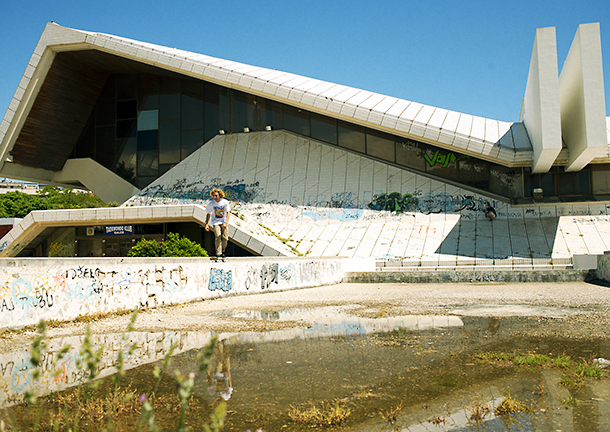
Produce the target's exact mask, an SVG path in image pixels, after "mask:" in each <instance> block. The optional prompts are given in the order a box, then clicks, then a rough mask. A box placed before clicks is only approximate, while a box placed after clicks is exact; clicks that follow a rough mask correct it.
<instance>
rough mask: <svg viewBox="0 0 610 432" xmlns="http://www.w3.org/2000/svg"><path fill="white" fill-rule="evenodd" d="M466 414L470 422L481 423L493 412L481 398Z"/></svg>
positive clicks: (468, 407)
mask: <svg viewBox="0 0 610 432" xmlns="http://www.w3.org/2000/svg"><path fill="white" fill-rule="evenodd" d="M466 412H468V418H469V419H470V420H472V421H475V422H480V421H482V420H483V419H484V418H485V416H486V415H487V414H489V413H490V412H491V406H490V405H489V404H487V403H485V398H484V397H483V396H481V398H479V399H476V400H475V401H474V402H472V403H471V404H470V405H468V406H467V407H466Z"/></svg>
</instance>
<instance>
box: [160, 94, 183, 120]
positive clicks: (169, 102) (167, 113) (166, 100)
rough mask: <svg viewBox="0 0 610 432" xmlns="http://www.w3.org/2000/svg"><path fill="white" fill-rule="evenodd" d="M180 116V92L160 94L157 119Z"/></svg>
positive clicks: (172, 118)
mask: <svg viewBox="0 0 610 432" xmlns="http://www.w3.org/2000/svg"><path fill="white" fill-rule="evenodd" d="M179 118H180V94H179V93H172V94H162V95H161V96H159V120H160V121H165V120H177V119H179Z"/></svg>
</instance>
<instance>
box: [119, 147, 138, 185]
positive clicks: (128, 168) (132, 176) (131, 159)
mask: <svg viewBox="0 0 610 432" xmlns="http://www.w3.org/2000/svg"><path fill="white" fill-rule="evenodd" d="M137 142H138V140H137V139H136V138H126V139H118V140H117V141H116V149H117V151H116V154H117V163H116V164H115V167H114V169H113V171H114V172H115V173H117V174H118V175H119V176H121V177H122V178H124V179H125V180H127V181H128V182H130V183H131V184H133V185H135V183H136V165H137V164H136V150H137Z"/></svg>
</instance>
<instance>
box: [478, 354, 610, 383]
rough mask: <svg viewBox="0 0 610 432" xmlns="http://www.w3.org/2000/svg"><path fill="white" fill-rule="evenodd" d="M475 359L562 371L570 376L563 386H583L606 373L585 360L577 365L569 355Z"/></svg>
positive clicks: (491, 355)
mask: <svg viewBox="0 0 610 432" xmlns="http://www.w3.org/2000/svg"><path fill="white" fill-rule="evenodd" d="M474 357H475V358H476V359H478V360H480V361H483V362H487V363H492V364H499V365H507V366H508V365H511V364H512V365H514V366H521V367H543V368H555V369H560V370H563V371H564V372H566V373H567V374H568V376H567V377H564V378H563V379H562V380H561V381H560V384H561V385H563V386H574V385H583V384H584V383H585V382H586V380H587V379H595V378H601V377H603V376H604V371H603V370H602V369H601V368H600V367H599V365H596V364H594V363H593V362H592V361H587V360H584V359H583V360H581V361H580V362H578V363H577V362H575V361H574V360H573V359H572V358H571V357H570V356H568V355H560V356H558V357H555V358H551V357H548V356H545V355H541V354H523V353H521V352H519V353H512V354H510V353H503V352H493V351H491V352H480V353H477V354H475V355H474Z"/></svg>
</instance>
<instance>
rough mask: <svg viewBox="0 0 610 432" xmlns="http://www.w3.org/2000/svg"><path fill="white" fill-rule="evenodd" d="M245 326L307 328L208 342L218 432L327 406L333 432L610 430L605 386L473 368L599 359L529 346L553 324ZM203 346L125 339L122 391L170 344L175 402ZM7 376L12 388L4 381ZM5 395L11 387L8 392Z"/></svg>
mask: <svg viewBox="0 0 610 432" xmlns="http://www.w3.org/2000/svg"><path fill="white" fill-rule="evenodd" d="M235 315H236V314H235V313H232V312H226V313H225V316H235ZM248 317H249V318H250V319H273V320H290V321H295V320H304V322H306V323H308V324H309V325H308V326H307V327H305V328H292V329H287V330H278V331H273V332H261V333H255V332H247V333H226V334H221V335H219V338H220V341H221V342H220V343H219V346H218V350H217V352H216V354H215V357H214V359H213V362H212V368H211V370H210V371H209V374H208V375H207V376H205V375H204V378H203V379H202V380H200V381H199V382H198V383H197V384H196V386H195V388H194V394H195V398H196V405H197V407H198V409H199V410H200V411H201V413H202V414H201V415H202V416H205V415H208V414H209V412H210V411H211V410H212V409H213V408H214V406H215V405H216V404H217V403H218V402H219V401H222V400H226V401H228V410H229V414H228V417H227V426H226V427H225V430H236V431H245V430H246V429H250V430H256V429H259V428H261V429H264V430H266V431H268V432H270V431H276V430H288V431H289V430H309V428H305V427H300V426H296V425H294V424H292V423H291V422H290V420H289V419H288V416H287V412H288V410H289V409H290V407H291V406H292V407H295V406H307V405H308V404H311V403H321V402H327V403H328V402H332V401H339V402H340V403H341V404H345V405H346V406H348V407H349V408H350V409H351V411H352V415H351V416H350V417H349V419H348V422H347V424H346V425H345V426H344V427H343V428H342V430H349V431H390V430H404V431H433V430H439V431H442V430H446V431H449V430H451V431H470V430H485V431H501V430H518V431H528V430H531V431H543V432H544V431H556V430H562V431H568V430H569V431H576V432H585V431H586V432H595V431H607V430H610V385H609V384H608V380H607V379H601V380H591V381H590V382H589V383H588V384H587V385H585V386H573V387H566V386H564V385H562V380H563V379H564V372H562V371H561V370H559V369H554V368H544V369H542V368H532V367H508V366H502V365H500V364H491V363H481V362H479V361H477V360H475V359H474V357H473V354H475V353H478V352H481V351H488V352H492V351H493V352H518V351H523V352H535V353H539V354H545V355H549V356H552V357H557V356H560V355H569V356H571V357H572V358H574V359H580V358H585V359H591V358H593V357H604V358H610V345H609V343H608V341H607V340H573V339H566V338H559V337H540V336H539V335H540V334H541V332H540V331H541V329H543V327H545V326H552V325H555V326H556V327H553V328H555V329H560V322H558V323H554V322H553V321H552V320H549V321H542V322H540V321H538V320H536V319H529V318H524V317H511V318H481V317H462V318H460V317H451V316H442V317H435V316H403V317H394V318H380V319H364V318H356V317H353V316H349V315H347V314H343V313H342V312H341V311H340V310H337V309H335V310H329V309H325V310H323V312H322V313H320V310H300V311H286V312H277V313H274V314H272V315H263V314H261V315H257V313H255V312H252V313H250V315H248ZM553 328H551V327H549V329H551V330H553ZM554 333H555V334H557V332H554V331H548V332H547V333H546V334H554ZM211 336H212V335H211V333H209V332H180V333H174V332H167V333H157V334H147V333H135V334H130V335H129V338H130V341H129V342H128V343H126V344H129V343H132V342H137V343H138V347H139V348H138V352H137V353H136V354H135V355H134V356H131V357H130V358H129V365H130V367H132V369H131V370H130V371H129V372H128V374H127V377H126V378H125V380H126V381H129V380H131V381H132V382H133V385H134V386H135V388H136V389H137V390H138V391H142V392H144V391H147V389H148V387H147V385H149V383H150V371H151V365H150V364H147V363H151V362H157V361H159V360H161V359H162V358H163V356H164V355H165V352H166V351H167V350H168V349H169V346H171V343H172V342H176V343H177V344H178V346H179V349H178V351H179V353H178V354H177V355H176V356H175V357H174V359H173V364H172V367H171V368H170V369H171V370H168V371H167V375H166V376H165V380H164V385H163V386H162V387H161V388H162V391H167V392H168V393H169V392H172V391H175V387H173V386H172V382H173V381H172V375H173V372H172V371H173V369H174V368H176V369H178V370H180V371H181V372H182V373H188V372H190V370H191V368H193V367H195V366H194V365H195V364H196V360H195V359H196V356H197V351H198V349H199V348H201V347H202V346H204V345H205V343H207V342H208V341H209V339H210V337H211ZM51 342H52V343H50V345H51V346H52V347H54V348H53V349H55V350H56V349H58V347H59V346H61V341H51ZM103 342H104V343H105V344H106V346H110V347H113V349H119V347H121V346H122V342H121V341H120V335H116V337H113V336H109V335H105V336H104V337H103ZM78 344H79V343H78V341H77V340H74V341H72V345H73V346H78ZM109 351H110V350H109ZM13 354H14V355H15V356H17V354H19V355H21V356H22V361H21V364H20V366H18V367H17V366H12V367H11V366H9V365H8V363H7V361H13V360H14V358H16V357H12V358H11V359H12V360H11V359H8V358H6V357H5V358H0V362H2V369H1V372H2V376H1V379H2V380H3V381H1V382H0V383H1V384H2V385H3V386H4V387H3V388H10V389H11V391H12V393H11V394H13V395H15V394H17V390H16V389H19V391H23V389H24V388H26V386H24V384H25V383H26V382H27V377H28V372H27V368H28V366H27V364H26V362H24V361H23V359H24V358H26V357H25V356H26V354H25V353H13ZM75 356H76V354H75ZM107 357H108V358H107V359H106V360H105V361H104V365H105V366H104V368H105V369H104V371H105V374H106V375H108V374H109V373H111V372H112V368H111V367H110V365H111V364H112V359H113V358H115V357H116V353H114V352H109V353H108V354H107ZM73 361H75V358H73V360H72V361H71V362H73ZM71 362H69V363H71ZM49 364H50V363H49ZM24 365H25V366H24ZM68 366H69V365H66V369H65V371H66V373H65V374H64V375H63V377H62V378H61V379H60V380H59V382H58V383H55V384H53V383H52V379H48V380H43V382H44V383H45V385H46V386H47V387H45V388H44V389H42V390H40V391H41V392H47V391H54V390H56V389H61V388H65V387H66V386H68V385H72V383H74V382H75V381H76V379H77V377H76V376H73V374H74V372H73V370H74V369H70V367H68ZM15 371H17V372H18V373H17V376H19V379H15V380H13V378H12V377H13V372H15ZM48 376H49V377H50V376H51V375H48ZM13 384H15V385H16V386H15V387H14V388H13V387H10V386H11V385H13ZM51 384H53V385H54V386H55V387H53V385H51ZM7 386H8V387H7ZM61 386H63V387H61ZM508 390H510V394H511V395H512V396H514V397H517V398H518V399H520V400H523V401H526V402H527V403H528V404H529V405H531V406H532V407H533V410H532V412H531V413H529V414H520V415H515V416H508V417H506V416H498V417H497V416H495V415H494V414H493V406H497V405H498V404H499V403H500V401H501V400H502V399H503V397H504V396H505V395H506V393H507V391H508ZM568 398H573V399H575V400H578V401H580V402H579V403H578V404H576V405H574V406H571V405H570V406H567V408H566V405H565V404H564V403H563V402H562V401H565V400H568ZM477 403H478V404H487V405H489V406H490V407H492V409H491V410H490V411H489V412H487V413H486V414H485V416H484V417H483V421H482V423H476V422H475V421H474V420H473V419H472V413H473V408H472V407H473V406H475V405H476V404H477ZM5 405H6V402H5ZM397 407H400V409H399V410H398V409H397ZM392 411H396V412H397V415H396V420H395V423H393V424H392V423H390V422H389V421H388V418H389V416H388V415H387V413H388V412H392ZM198 413H199V412H198ZM198 415H199V414H198ZM204 418H205V417H204Z"/></svg>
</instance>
